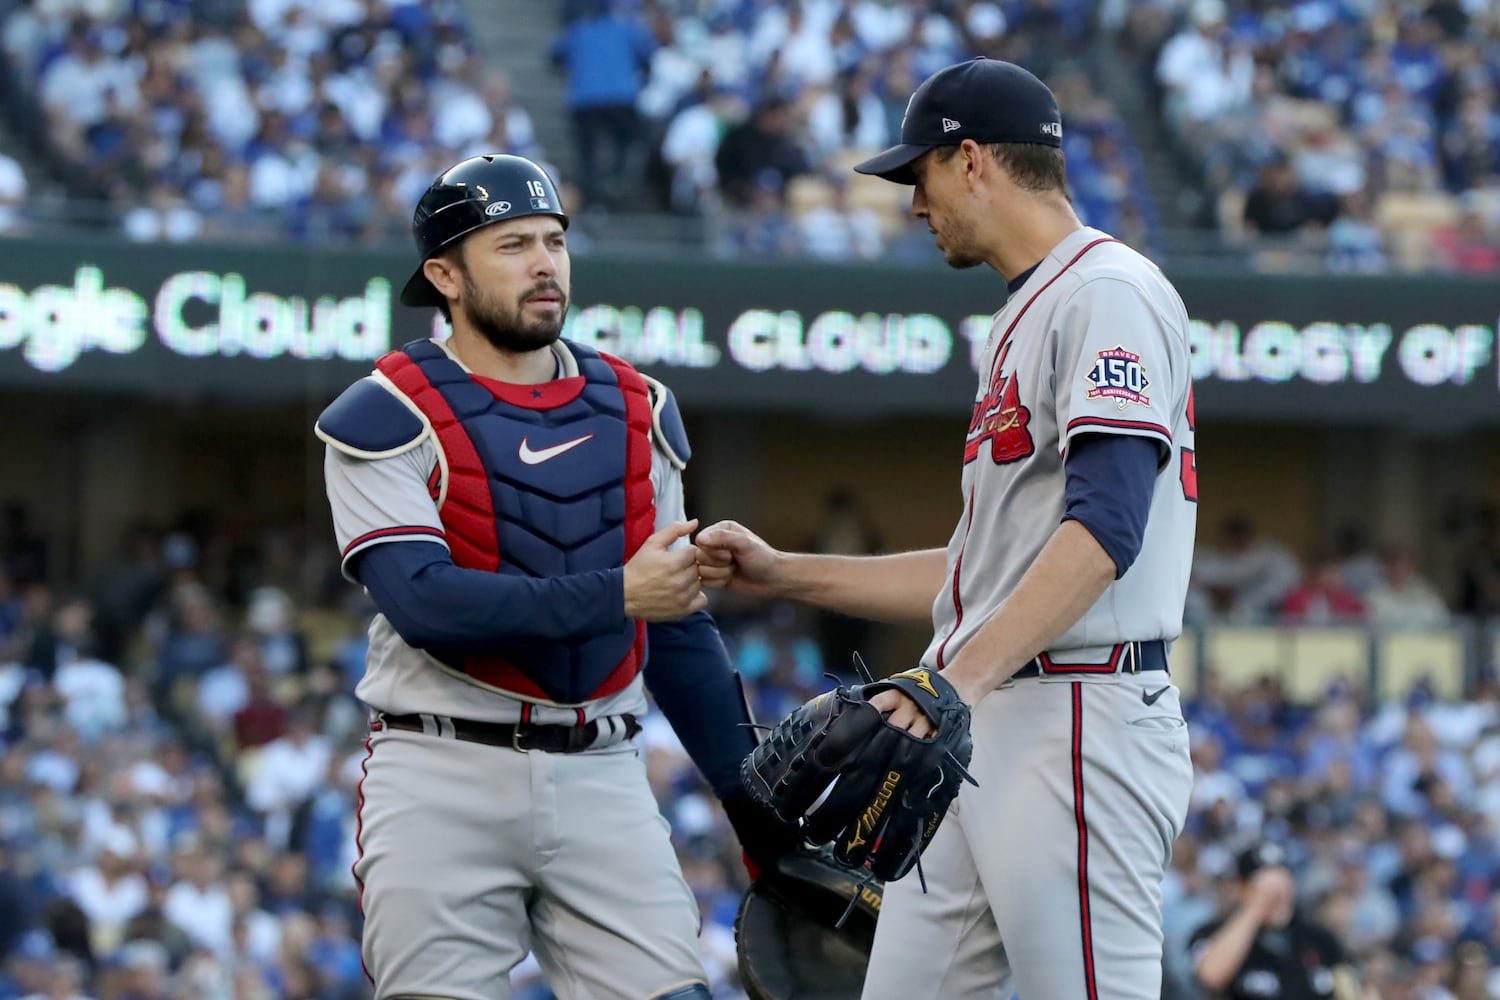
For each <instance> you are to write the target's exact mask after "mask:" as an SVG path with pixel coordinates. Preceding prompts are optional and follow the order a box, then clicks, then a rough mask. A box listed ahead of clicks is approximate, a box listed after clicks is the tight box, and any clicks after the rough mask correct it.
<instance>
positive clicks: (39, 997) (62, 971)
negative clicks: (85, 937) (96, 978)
mask: <svg viewBox="0 0 1500 1000" xmlns="http://www.w3.org/2000/svg"><path fill="white" fill-rule="evenodd" d="M86 976H87V968H86V966H85V965H84V963H83V961H82V960H80V959H78V958H76V957H74V956H72V955H56V956H54V957H53V958H52V961H51V963H50V967H49V968H48V970H47V973H46V978H45V979H44V980H43V987H42V989H41V990H40V991H38V992H36V993H33V994H31V995H30V996H28V997H25V998H24V1000H92V998H91V997H90V996H89V995H88V994H87V993H85V992H84V980H85V978H86Z"/></svg>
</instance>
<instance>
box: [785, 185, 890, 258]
mask: <svg viewBox="0 0 1500 1000" xmlns="http://www.w3.org/2000/svg"><path fill="white" fill-rule="evenodd" d="M828 187H829V194H830V198H829V200H828V201H827V202H826V203H824V204H821V205H817V206H815V207H813V208H811V209H808V210H807V211H806V212H804V213H803V214H802V217H801V218H800V219H798V220H797V229H798V230H799V234H800V238H801V241H802V246H803V247H804V252H806V253H807V254H808V255H810V256H812V257H817V258H819V259H821V260H834V261H839V260H874V259H875V258H877V257H879V256H880V255H881V254H882V252H883V251H884V239H883V237H882V236H881V232H880V216H878V215H876V214H875V212H874V210H872V209H869V208H865V207H862V206H856V205H851V204H850V203H849V178H847V177H845V176H843V175H842V174H835V175H832V176H830V177H829V178H828Z"/></svg>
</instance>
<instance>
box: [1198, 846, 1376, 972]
mask: <svg viewBox="0 0 1500 1000" xmlns="http://www.w3.org/2000/svg"><path fill="white" fill-rule="evenodd" d="M1296 893H1297V890H1296V884H1295V882H1294V881H1293V878H1292V873H1291V871H1290V870H1289V869H1288V868H1287V867H1286V855H1285V852H1284V851H1282V850H1281V849H1280V848H1279V847H1278V846H1277V845H1276V844H1273V843H1269V842H1266V843H1261V844H1258V845H1255V846H1254V847H1251V848H1248V849H1246V850H1244V851H1242V852H1240V853H1239V855H1238V856H1237V857H1236V859H1235V871H1234V877H1233V882H1232V884H1231V888H1230V898H1232V899H1233V900H1234V905H1233V908H1232V909H1231V910H1230V911H1229V912H1228V913H1225V914H1223V915H1222V916H1220V917H1218V918H1217V919H1215V920H1213V921H1211V922H1210V923H1208V924H1205V925H1204V926H1203V927H1201V928H1199V929H1198V930H1197V931H1196V932H1195V933H1194V934H1193V937H1192V940H1191V942H1190V944H1189V947H1190V949H1191V954H1192V956H1193V972H1194V977H1195V979H1196V980H1197V982H1198V983H1199V984H1200V985H1202V986H1203V987H1204V988H1205V989H1206V990H1208V991H1209V992H1210V993H1212V995H1214V996H1216V997H1225V998H1228V1000H1242V998H1251V997H1260V996H1265V995H1267V993H1268V991H1269V992H1270V994H1271V995H1274V996H1283V997H1298V996H1301V997H1314V996H1334V995H1335V989H1336V983H1337V980H1338V979H1340V978H1344V979H1352V978H1353V977H1354V972H1353V969H1352V968H1351V967H1350V964H1349V961H1350V960H1349V957H1348V955H1347V952H1346V951H1345V949H1344V946H1343V945H1342V944H1341V943H1340V942H1339V940H1338V939H1337V938H1336V937H1335V936H1334V935H1333V933H1332V932H1330V931H1329V930H1328V929H1327V928H1326V927H1324V926H1322V925H1321V924H1319V923H1317V922H1316V921H1314V920H1312V919H1311V918H1310V915H1309V914H1308V913H1306V912H1305V911H1304V910H1303V909H1302V908H1301V907H1299V906H1298V905H1297V895H1296ZM1355 988H1356V989H1357V987H1355ZM1347 989H1348V987H1347V986H1346V987H1340V988H1339V989H1338V992H1339V995H1342V996H1352V994H1351V993H1349V992H1346V991H1347Z"/></svg>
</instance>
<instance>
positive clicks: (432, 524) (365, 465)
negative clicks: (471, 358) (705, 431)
mask: <svg viewBox="0 0 1500 1000" xmlns="http://www.w3.org/2000/svg"><path fill="white" fill-rule="evenodd" d="M552 349H553V351H554V352H555V353H556V354H557V356H558V361H559V364H560V366H561V369H560V371H561V374H562V375H563V376H564V377H570V376H574V375H577V374H578V367H577V362H576V361H575V360H574V358H573V356H572V354H571V353H570V352H569V351H568V349H567V347H566V346H565V345H564V344H562V343H561V342H559V343H557V344H554V345H553V348H552ZM445 350H446V348H445ZM448 353H449V356H450V357H453V358H454V360H455V361H457V360H458V359H457V358H456V357H454V355H453V354H452V352H451V351H450V352H448ZM371 377H372V378H375V379H376V380H377V381H379V380H381V378H382V376H380V375H378V374H377V375H373V376H371ZM324 440H325V441H326V442H327V443H328V447H327V450H326V454H325V456H324V478H325V481H326V484H327V491H328V502H329V505H330V506H331V508H332V510H333V526H334V533H335V535H336V536H337V539H338V544H339V552H340V553H341V555H342V558H343V564H344V567H345V575H348V566H349V564H350V560H351V559H352V558H353V557H354V556H356V555H358V554H359V553H360V552H362V551H364V550H365V549H367V548H369V547H370V546H372V545H380V544H383V543H386V542H393V541H410V540H420V541H429V542H436V543H438V544H440V545H443V546H445V547H446V546H447V542H446V541H445V540H444V537H443V524H442V520H441V518H440V517H439V516H438V511H439V509H440V508H441V506H442V502H443V500H444V498H445V495H446V482H445V481H444V480H445V479H446V476H445V475H444V470H445V469H446V464H445V462H444V461H443V460H442V456H441V455H440V453H439V448H438V445H437V439H436V436H435V435H434V434H432V433H431V432H430V430H429V432H428V433H427V434H425V435H424V436H423V437H421V438H420V439H419V441H418V442H417V443H415V444H414V445H413V446H411V447H407V448H406V449H405V450H402V451H400V453H399V454H392V455H380V456H372V455H353V454H349V453H348V451H347V449H346V448H345V447H343V446H341V445H339V444H338V443H337V442H334V441H333V440H332V439H330V438H326V437H325V438H324ZM651 484H652V486H653V487H654V488H655V493H656V530H660V529H661V528H664V527H666V526H667V525H669V524H671V523H672V522H673V521H682V520H686V515H685V513H684V510H683V497H682V475H681V473H680V472H679V470H678V468H677V466H676V465H674V464H673V463H672V462H671V461H670V460H668V458H667V457H666V456H665V455H664V454H663V453H662V450H661V448H660V447H656V448H653V449H652V451H651ZM687 544H691V543H690V542H688V541H687V539H680V540H679V541H678V542H677V543H676V546H674V547H679V546H682V545H687ZM351 579H352V577H351ZM369 637H370V651H369V655H368V657H367V659H366V666H365V673H364V676H363V677H362V678H361V679H360V682H359V684H358V686H357V687H356V689H355V695H356V696H357V697H358V698H359V699H360V700H361V701H362V702H364V703H365V704H366V705H369V706H370V707H371V708H373V709H376V710H378V711H382V712H386V713H389V714H391V715H408V714H414V713H415V714H429V715H436V716H450V717H453V718H459V719H472V720H474V721H476V722H511V723H513V722H516V721H517V720H519V719H520V718H521V710H522V703H521V702H520V701H518V700H517V699H515V698H512V697H510V696H508V695H505V694H502V693H500V692H498V691H495V690H492V689H489V688H486V687H483V686H481V685H480V684H478V683H476V682H474V681H471V680H469V679H467V678H465V677H463V676H462V675H460V674H458V673H457V672H455V671H452V670H450V669H449V668H448V667H446V666H445V665H443V664H442V663H441V662H439V661H438V660H437V659H435V658H434V657H431V656H429V655H428V654H427V653H425V652H423V651H422V650H420V649H415V648H413V647H412V646H409V645H407V643H406V642H405V641H404V640H403V639H402V638H401V636H400V635H398V634H397V633H396V630H395V629H394V628H392V627H391V624H390V622H389V621H387V620H386V617H385V616H384V615H380V614H377V615H376V616H375V619H374V621H373V622H372V623H371V625H370V632H369ZM645 707H646V700H645V694H644V690H643V688H642V681H641V677H640V676H639V675H637V676H636V678H635V679H634V680H633V681H632V682H631V683H630V684H629V685H628V686H627V687H625V688H624V689H623V690H621V691H619V692H617V693H615V694H613V695H610V696H608V697H605V698H602V699H599V700H597V701H593V702H589V703H588V704H586V705H584V706H582V708H583V713H584V721H592V720H593V719H595V718H600V717H604V716H612V715H620V714H622V713H627V712H629V713H634V714H640V713H642V712H643V711H644V709H645ZM530 721H531V722H532V723H534V724H537V725H545V724H560V725H577V724H578V722H579V719H578V712H577V711H576V710H575V709H573V708H562V707H554V706H548V705H545V704H536V703H533V704H532V711H531V715H530Z"/></svg>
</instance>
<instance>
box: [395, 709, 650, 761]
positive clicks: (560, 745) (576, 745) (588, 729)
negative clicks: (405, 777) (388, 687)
mask: <svg viewBox="0 0 1500 1000" xmlns="http://www.w3.org/2000/svg"><path fill="white" fill-rule="evenodd" d="M611 718H612V719H617V720H619V723H614V724H612V723H610V722H608V721H606V722H605V726H604V727H601V726H600V724H599V720H598V719H595V720H594V721H593V722H589V723H585V724H584V725H582V726H557V725H546V726H533V725H528V724H524V723H518V724H514V725H512V724H511V723H508V722H473V721H471V720H469V719H449V718H443V719H442V720H441V723H440V724H438V725H437V726H436V731H435V732H434V727H433V726H431V725H426V724H424V723H423V720H422V716H420V715H382V716H380V717H379V720H378V722H377V723H376V724H378V723H379V722H383V723H385V725H387V726H389V727H390V728H392V729H404V730H406V731H407V732H412V733H432V735H444V732H445V731H446V730H448V729H449V727H451V735H452V736H453V738H454V739H459V740H466V741H468V742H470V743H483V744H486V745H487V746H492V747H509V748H511V749H512V750H521V751H529V750H540V751H542V752H543V753H580V752H582V751H584V750H591V749H593V747H594V743H595V742H596V741H597V740H598V739H599V735H600V733H601V732H604V731H605V727H612V726H613V725H619V724H623V725H624V729H625V735H624V736H622V737H621V738H620V740H617V741H615V742H621V741H623V740H628V739H630V738H631V737H632V736H634V735H635V734H636V733H638V732H640V731H641V724H640V723H639V722H637V721H636V719H635V716H633V715H630V714H629V713H626V714H625V715H616V716H612V717H611Z"/></svg>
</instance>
